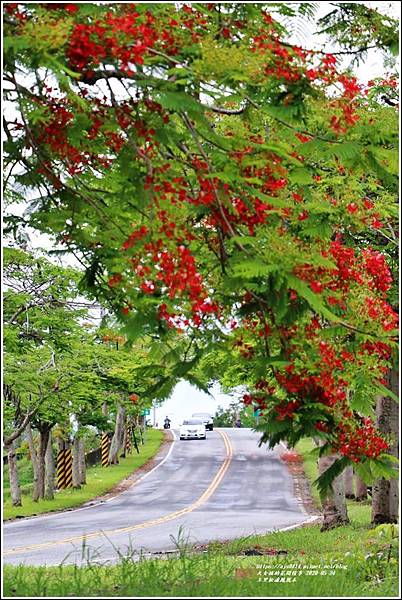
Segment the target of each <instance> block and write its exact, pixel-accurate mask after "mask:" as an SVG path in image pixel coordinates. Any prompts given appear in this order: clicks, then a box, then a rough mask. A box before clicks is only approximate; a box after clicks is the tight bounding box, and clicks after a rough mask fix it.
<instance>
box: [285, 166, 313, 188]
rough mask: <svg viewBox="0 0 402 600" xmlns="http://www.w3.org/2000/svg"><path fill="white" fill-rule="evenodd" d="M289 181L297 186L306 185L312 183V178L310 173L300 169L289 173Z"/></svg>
mask: <svg viewBox="0 0 402 600" xmlns="http://www.w3.org/2000/svg"><path fill="white" fill-rule="evenodd" d="M289 181H290V182H291V183H295V184H299V185H307V184H309V183H312V182H313V176H312V173H311V172H310V171H308V170H307V169H304V168H302V167H300V168H297V169H293V170H292V171H291V172H290V173H289Z"/></svg>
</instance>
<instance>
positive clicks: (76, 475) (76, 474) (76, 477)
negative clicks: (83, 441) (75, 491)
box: [73, 431, 81, 488]
mask: <svg viewBox="0 0 402 600" xmlns="http://www.w3.org/2000/svg"><path fill="white" fill-rule="evenodd" d="M79 440H80V438H79V431H77V433H76V434H75V436H74V440H73V488H80V487H81V485H80V468H79V461H80V456H79V455H80V447H79V445H80V442H79Z"/></svg>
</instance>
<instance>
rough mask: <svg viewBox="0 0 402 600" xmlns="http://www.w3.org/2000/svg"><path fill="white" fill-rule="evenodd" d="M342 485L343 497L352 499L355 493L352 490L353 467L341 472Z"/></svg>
mask: <svg viewBox="0 0 402 600" xmlns="http://www.w3.org/2000/svg"><path fill="white" fill-rule="evenodd" d="M343 483H344V486H345V497H346V498H349V499H352V498H354V497H355V492H354V489H353V467H352V466H350V467H346V469H345V470H344V472H343Z"/></svg>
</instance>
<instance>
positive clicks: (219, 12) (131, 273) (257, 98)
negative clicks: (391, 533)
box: [5, 3, 398, 475]
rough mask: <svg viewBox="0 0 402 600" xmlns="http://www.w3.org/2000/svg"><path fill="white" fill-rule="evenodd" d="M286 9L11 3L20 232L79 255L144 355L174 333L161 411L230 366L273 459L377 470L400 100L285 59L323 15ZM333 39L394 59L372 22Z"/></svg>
mask: <svg viewBox="0 0 402 600" xmlns="http://www.w3.org/2000/svg"><path fill="white" fill-rule="evenodd" d="M293 4H294V6H293ZM293 4H292V5H288V4H284V3H270V4H269V5H267V6H265V5H262V4H253V3H223V4H219V3H199V4H180V5H176V4H170V3H157V4H138V5H133V4H130V3H114V4H101V5H98V4H94V3H82V4H68V3H37V4H32V3H26V4H24V3H22V4H8V5H7V6H6V13H7V15H6V19H5V80H6V88H7V89H6V97H7V99H8V100H9V101H11V102H12V103H13V105H14V107H16V110H17V114H16V116H15V117H10V118H6V123H5V130H6V138H7V139H6V142H5V151H6V156H7V158H6V167H8V173H9V175H8V179H9V185H8V190H7V195H8V199H9V201H10V202H19V201H24V202H25V200H26V197H27V194H29V197H30V198H31V200H30V208H29V210H28V211H27V212H26V214H25V215H24V216H23V217H16V216H10V217H9V219H8V227H9V231H10V232H12V231H15V232H18V230H19V228H21V227H23V226H25V225H29V226H31V227H35V228H36V229H38V230H39V231H41V232H45V233H49V234H51V235H53V236H54V237H55V239H56V240H57V241H58V242H59V243H61V244H63V245H64V246H65V248H66V250H68V251H71V252H74V253H75V254H76V255H78V256H79V257H80V260H81V261H82V262H83V264H84V265H85V275H84V277H83V278H82V280H81V283H80V285H81V289H85V290H86V291H87V293H90V294H92V296H93V297H96V298H98V299H101V300H102V301H103V302H106V303H107V304H108V305H109V306H110V307H111V308H112V309H113V310H114V311H115V314H116V315H117V316H118V318H119V320H120V322H121V325H122V328H123V331H124V333H125V335H126V336H127V338H128V340H129V341H130V342H131V343H134V342H135V340H137V339H138V338H140V337H143V336H150V337H151V338H152V339H153V340H159V341H161V342H162V343H167V341H168V340H169V339H174V340H177V339H178V338H179V337H180V336H182V338H183V340H184V341H183V344H182V347H181V345H180V344H181V342H179V346H180V348H181V350H180V351H179V352H177V351H176V358H177V365H176V366H175V367H173V368H172V369H171V371H170V372H169V373H168V374H167V375H166V374H165V375H163V376H162V379H163V386H165V387H164V393H167V392H168V391H169V390H171V389H172V384H173V382H174V381H176V380H177V379H178V378H179V377H180V376H182V375H183V374H186V375H187V376H188V377H196V378H197V377H198V379H197V381H200V380H202V379H203V380H204V381H205V382H206V381H208V379H211V378H219V377H221V378H224V377H225V372H226V370H227V369H229V370H230V372H232V373H233V384H234V385H238V384H239V383H247V385H248V388H249V392H248V393H247V394H246V395H245V396H244V403H245V404H246V405H253V406H254V407H258V408H259V409H260V410H261V411H262V417H261V421H260V425H259V428H260V429H261V431H262V432H263V438H262V439H263V440H264V441H268V442H269V443H270V444H271V445H274V444H275V443H277V442H278V441H279V440H280V439H286V440H288V441H289V442H290V443H295V442H296V441H297V440H298V439H299V438H300V437H303V436H305V435H314V436H318V437H321V438H322V439H323V441H324V442H325V444H324V450H323V451H336V452H339V453H340V455H341V456H342V458H341V460H340V466H342V467H343V466H345V465H346V464H347V463H348V462H350V461H351V462H353V463H355V464H356V465H359V466H360V467H362V473H363V471H364V472H365V474H366V475H367V472H369V473H370V472H371V473H374V472H376V473H377V474H378V472H381V473H385V472H387V466H386V465H387V460H388V459H387V457H386V454H385V452H386V450H387V448H388V443H387V440H385V439H383V437H382V436H381V435H380V434H379V433H378V432H377V431H376V429H375V427H374V425H373V422H372V420H371V419H372V416H373V403H374V398H375V396H376V395H378V394H383V393H385V394H390V393H391V392H389V391H388V390H387V388H386V387H385V385H384V382H385V380H384V376H385V374H386V372H387V370H388V369H389V367H390V365H391V364H392V356H395V339H396V328H397V314H396V312H395V310H394V309H395V306H394V305H395V297H396V296H395V287H394V286H393V276H392V272H391V271H392V270H393V268H394V266H395V257H396V247H397V242H396V234H395V227H396V220H397V208H396V204H395V192H396V190H397V157H396V149H397V134H398V121H397V116H396V112H395V107H394V106H393V105H394V97H395V95H394V94H395V88H396V85H397V81H396V78H395V77H394V76H393V75H392V74H389V75H387V76H386V77H384V78H381V79H378V80H373V81H370V82H368V83H367V85H363V84H362V83H361V82H359V81H358V80H357V79H356V77H355V76H354V75H353V73H352V71H351V70H344V69H342V68H341V65H340V62H339V57H338V56H337V54H336V53H335V52H334V53H333V54H331V53H328V52H325V51H318V50H313V49H310V48H302V47H300V46H297V45H292V44H290V43H288V42H287V41H286V40H287V31H286V28H285V26H284V25H283V24H282V23H283V19H282V18H281V17H284V16H286V17H288V18H289V20H290V22H291V21H292V18H296V17H300V16H302V17H303V16H304V17H305V18H308V17H311V16H312V15H313V13H314V6H313V3H293ZM320 27H321V28H322V30H323V31H325V32H326V33H327V35H329V36H330V37H331V38H332V40H334V41H336V42H337V43H338V44H339V45H340V47H341V50H340V54H341V55H343V54H344V53H346V54H350V55H351V56H352V57H353V56H354V57H356V56H357V57H360V58H362V56H363V55H364V53H365V52H367V50H368V49H369V48H370V47H371V46H374V47H376V48H381V49H382V50H384V51H385V52H391V53H392V52H395V49H396V46H397V44H396V40H397V26H396V21H395V20H393V19H391V18H389V17H385V16H382V15H380V14H379V13H378V12H377V11H375V10H372V9H369V8H367V7H366V6H364V5H362V4H358V3H354V4H350V3H334V9H333V10H332V12H331V13H329V14H328V15H327V16H326V17H324V18H323V19H322V20H321V23H320ZM384 98H385V99H386V102H385V101H384ZM200 361H201V362H200ZM183 362H184V364H183ZM234 371H236V374H234ZM200 374H201V375H200ZM159 383H160V382H159ZM200 383H201V381H200ZM163 386H162V387H163ZM157 387H158V386H156V388H155V390H154V392H155V394H157V393H158V390H157ZM159 387H161V386H159ZM161 395H162V396H163V394H161ZM363 467H364V468H363ZM370 469H371V471H370Z"/></svg>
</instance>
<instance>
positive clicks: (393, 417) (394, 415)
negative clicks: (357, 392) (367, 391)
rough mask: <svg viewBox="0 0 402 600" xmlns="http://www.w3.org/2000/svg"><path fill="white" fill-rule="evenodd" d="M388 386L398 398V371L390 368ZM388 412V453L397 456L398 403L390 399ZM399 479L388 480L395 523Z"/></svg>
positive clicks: (397, 509) (390, 510)
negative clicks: (389, 439) (390, 436)
mask: <svg viewBox="0 0 402 600" xmlns="http://www.w3.org/2000/svg"><path fill="white" fill-rule="evenodd" d="M390 388H391V390H392V391H393V392H394V394H396V395H397V396H398V398H399V371H398V370H397V369H392V371H391V373H390ZM391 402H392V407H391V414H390V430H391V434H392V439H391V444H390V450H389V453H390V454H392V455H393V456H396V458H399V404H397V403H396V402H395V401H394V400H392V398H391ZM398 484H399V480H398V478H395V479H391V481H390V482H389V504H390V506H389V516H390V521H391V522H392V523H397V521H398V516H399V485H398Z"/></svg>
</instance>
